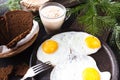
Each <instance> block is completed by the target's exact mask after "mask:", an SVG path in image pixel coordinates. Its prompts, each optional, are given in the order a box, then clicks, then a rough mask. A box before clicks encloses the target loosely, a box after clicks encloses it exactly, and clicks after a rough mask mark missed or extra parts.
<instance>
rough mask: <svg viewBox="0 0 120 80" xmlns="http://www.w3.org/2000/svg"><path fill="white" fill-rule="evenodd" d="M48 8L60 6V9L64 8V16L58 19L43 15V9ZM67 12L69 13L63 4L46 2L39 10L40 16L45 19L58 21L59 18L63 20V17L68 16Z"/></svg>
mask: <svg viewBox="0 0 120 80" xmlns="http://www.w3.org/2000/svg"><path fill="white" fill-rule="evenodd" d="M46 6H58V7H60V8H62V9H63V11H64V12H63V14H62V15H60V16H58V17H56V18H49V17H47V16H45V15H44V14H43V13H41V11H42V9H43V8H44V7H46ZM66 11H67V10H66V8H65V7H64V6H63V5H62V4H60V3H57V2H46V3H44V4H43V5H42V6H41V7H40V8H39V14H40V15H42V16H43V17H45V18H47V19H58V18H61V17H62V16H64V15H65V14H66Z"/></svg>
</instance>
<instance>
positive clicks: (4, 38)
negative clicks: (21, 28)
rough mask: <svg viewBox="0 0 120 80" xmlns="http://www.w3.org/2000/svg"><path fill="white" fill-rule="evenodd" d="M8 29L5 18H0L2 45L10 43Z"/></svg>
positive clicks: (0, 39) (0, 41)
mask: <svg viewBox="0 0 120 80" xmlns="http://www.w3.org/2000/svg"><path fill="white" fill-rule="evenodd" d="M8 38H9V34H8V28H7V26H6V21H5V18H4V16H0V44H3V45H4V44H7V43H8V42H9V39H8Z"/></svg>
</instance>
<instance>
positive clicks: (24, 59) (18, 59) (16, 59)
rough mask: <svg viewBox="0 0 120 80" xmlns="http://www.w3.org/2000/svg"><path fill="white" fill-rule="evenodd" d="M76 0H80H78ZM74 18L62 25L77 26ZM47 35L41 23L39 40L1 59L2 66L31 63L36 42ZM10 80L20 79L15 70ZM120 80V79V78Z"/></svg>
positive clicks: (114, 49)
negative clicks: (18, 52)
mask: <svg viewBox="0 0 120 80" xmlns="http://www.w3.org/2000/svg"><path fill="white" fill-rule="evenodd" d="M61 1H63V0H61ZM61 1H60V3H62V2H61ZM76 1H78V0H76ZM81 1H84V0H81ZM66 2H67V1H66ZM79 3H80V2H78V3H77V2H74V3H73V4H67V3H63V4H64V5H65V6H66V7H71V6H75V5H78V4H79ZM2 14H3V13H2ZM74 19H75V18H74V15H73V17H70V19H69V20H68V21H66V22H65V23H64V25H63V26H62V29H67V28H69V27H70V26H71V25H72V27H70V28H73V26H74V27H76V26H77V25H74V23H73V22H74ZM45 35H46V33H45V30H44V28H43V26H42V24H40V32H39V36H38V38H37V40H36V41H35V42H34V43H33V45H31V46H30V47H29V48H27V49H26V50H25V51H23V52H21V53H20V54H18V55H16V56H13V57H10V58H3V59H0V67H6V66H7V65H18V64H21V63H26V64H28V65H29V61H30V57H31V54H32V52H33V48H34V47H35V44H37V41H38V40H40V39H41V37H43V36H45ZM103 39H105V41H106V42H107V37H105V38H103ZM111 48H112V50H113V52H114V53H115V56H116V59H117V62H118V65H120V50H118V49H117V48H115V47H111ZM9 80H20V77H19V76H15V73H14V71H13V73H12V74H11V75H10V76H9ZM28 80H29V79H28ZM118 80H120V79H118Z"/></svg>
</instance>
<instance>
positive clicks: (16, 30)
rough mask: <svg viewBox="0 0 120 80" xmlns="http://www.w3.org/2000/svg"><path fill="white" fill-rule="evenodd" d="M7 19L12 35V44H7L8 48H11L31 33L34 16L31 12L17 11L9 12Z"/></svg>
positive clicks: (9, 31)
mask: <svg viewBox="0 0 120 80" xmlns="http://www.w3.org/2000/svg"><path fill="white" fill-rule="evenodd" d="M5 18H6V25H7V27H8V33H9V35H10V38H9V40H10V42H9V43H8V44H7V47H9V48H11V47H14V46H15V45H16V43H17V42H18V41H20V40H21V39H23V38H24V37H25V36H26V35H27V34H28V33H29V32H30V31H31V29H32V26H33V16H32V13H30V12H26V11H22V10H15V11H9V12H7V13H6V14H5Z"/></svg>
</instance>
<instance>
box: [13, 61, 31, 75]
mask: <svg viewBox="0 0 120 80" xmlns="http://www.w3.org/2000/svg"><path fill="white" fill-rule="evenodd" d="M28 68H29V66H28V65H27V64H26V63H22V64H19V65H16V66H15V75H16V76H24V75H25V73H26V72H27V70H28Z"/></svg>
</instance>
